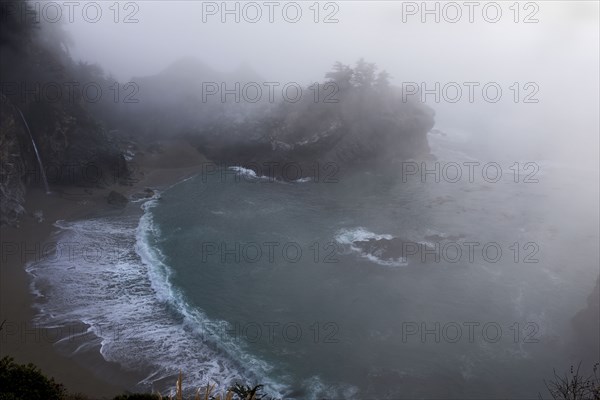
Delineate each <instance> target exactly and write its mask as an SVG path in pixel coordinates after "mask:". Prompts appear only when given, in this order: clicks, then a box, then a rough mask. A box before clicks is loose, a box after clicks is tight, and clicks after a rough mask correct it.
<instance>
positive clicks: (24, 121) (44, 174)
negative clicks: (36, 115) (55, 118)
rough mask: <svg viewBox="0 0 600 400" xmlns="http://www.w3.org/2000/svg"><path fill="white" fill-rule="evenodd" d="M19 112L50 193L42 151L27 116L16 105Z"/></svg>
mask: <svg viewBox="0 0 600 400" xmlns="http://www.w3.org/2000/svg"><path fill="white" fill-rule="evenodd" d="M15 108H16V109H17V111H18V112H19V114H20V115H21V119H22V120H23V123H24V124H25V128H27V132H28V133H29V138H30V139H31V144H32V145H33V150H34V151H35V157H36V158H37V161H38V166H39V167H40V171H41V172H42V180H43V181H44V188H45V189H46V194H50V187H49V186H48V180H47V179H46V171H45V170H44V164H42V158H41V157H40V152H39V151H38V148H37V146H36V144H35V140H34V139H33V135H32V134H31V130H30V129H29V125H27V121H26V120H25V116H24V115H23V113H22V112H21V110H20V109H19V107H17V106H15Z"/></svg>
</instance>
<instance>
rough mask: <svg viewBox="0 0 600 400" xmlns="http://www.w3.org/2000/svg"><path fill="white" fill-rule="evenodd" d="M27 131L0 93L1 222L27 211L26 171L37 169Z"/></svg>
mask: <svg viewBox="0 0 600 400" xmlns="http://www.w3.org/2000/svg"><path fill="white" fill-rule="evenodd" d="M26 135H27V133H26V132H25V131H24V127H23V125H22V123H21V121H20V117H19V115H18V114H17V111H16V110H15V108H14V107H13V106H12V104H10V101H9V100H8V99H7V98H6V97H5V96H4V95H1V94H0V225H3V224H14V223H16V221H17V219H18V217H19V216H20V215H21V214H22V213H23V212H24V211H25V209H24V208H23V203H24V196H25V190H26V187H25V184H26V179H27V173H26V171H35V166H34V163H33V162H32V160H30V158H31V155H29V154H27V150H26V148H27V146H26V143H23V142H24V138H26Z"/></svg>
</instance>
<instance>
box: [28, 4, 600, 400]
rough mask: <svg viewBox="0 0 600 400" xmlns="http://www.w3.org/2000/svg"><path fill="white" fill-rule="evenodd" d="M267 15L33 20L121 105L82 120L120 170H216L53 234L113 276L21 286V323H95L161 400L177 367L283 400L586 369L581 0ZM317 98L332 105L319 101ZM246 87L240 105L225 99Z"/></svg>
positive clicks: (589, 355) (593, 234) (121, 9)
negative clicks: (24, 301)
mask: <svg viewBox="0 0 600 400" xmlns="http://www.w3.org/2000/svg"><path fill="white" fill-rule="evenodd" d="M275 3H277V4H276V5H275V6H274V7H275V8H274V9H270V8H269V6H267V5H265V3H263V2H257V3H252V6H248V3H243V2H200V1H173V2H166V1H137V2H127V3H119V4H117V3H115V4H114V5H113V6H111V5H109V4H108V3H106V4H104V3H101V8H102V12H103V14H102V15H103V17H102V18H99V19H98V21H97V22H95V23H90V22H89V21H88V20H86V18H83V17H82V16H81V15H80V14H79V13H78V12H77V11H76V12H75V14H74V19H73V21H68V20H67V21H65V20H64V19H63V20H62V21H61V23H58V24H52V23H49V22H48V21H44V22H45V23H44V24H42V32H48V35H51V34H52V33H53V32H54V33H56V32H61V33H60V34H57V35H59V36H61V35H65V37H66V38H69V40H68V43H67V41H66V40H65V43H63V45H64V47H65V48H67V49H68V54H69V56H70V57H71V58H72V59H73V60H74V61H75V62H76V63H77V62H81V64H80V66H81V65H86V64H98V66H99V67H101V68H102V69H103V70H104V71H105V73H99V74H98V75H97V76H101V77H102V78H101V83H102V85H105V84H107V82H108V83H110V82H113V81H114V82H116V83H117V84H118V87H119V88H120V90H124V91H123V92H121V93H120V96H122V95H127V94H130V95H131V96H132V98H133V99H135V100H137V101H133V102H122V101H118V102H116V103H118V104H117V106H115V108H112V106H107V105H106V104H105V103H103V101H104V99H103V100H102V101H101V102H99V103H98V104H97V105H90V106H89V107H90V108H93V109H94V110H96V111H95V112H97V113H98V115H102V116H107V121H108V122H106V126H107V131H110V132H113V133H114V132H117V134H122V137H123V138H125V137H126V138H127V140H130V141H131V142H132V143H134V142H135V144H136V145H135V146H133V145H129V148H128V149H129V150H130V152H131V153H130V154H129V153H127V154H128V156H130V158H131V159H133V160H134V162H135V161H136V159H135V157H136V155H139V154H143V155H144V156H146V157H150V158H151V157H154V156H155V155H156V154H161V153H163V152H164V151H163V150H162V148H161V147H159V145H157V144H156V143H159V144H160V146H163V147H164V148H167V147H168V146H169V144H168V143H169V140H182V139H184V140H186V141H187V142H186V143H188V144H189V146H190V147H191V148H193V149H195V150H198V151H199V152H200V153H202V154H203V155H205V156H206V157H207V158H208V159H209V160H211V161H207V162H206V163H205V164H204V165H203V166H202V169H201V171H200V172H199V173H198V174H196V175H194V176H193V177H191V178H188V179H186V180H184V181H181V182H178V183H174V185H172V186H170V187H168V188H163V189H161V190H155V192H153V196H149V197H151V198H149V199H130V200H133V201H130V203H129V204H128V205H127V208H126V209H125V211H124V212H123V214H116V213H114V215H102V214H101V213H98V214H99V215H98V216H96V217H94V218H91V219H86V220H79V221H58V222H57V223H55V228H56V233H55V235H56V240H57V242H59V243H72V242H77V243H90V244H93V243H95V244H98V243H99V244H100V246H103V248H117V249H118V251H117V253H118V254H117V255H116V256H115V257H114V258H110V259H106V260H105V259H103V260H102V262H91V263H88V264H89V265H84V266H83V267H82V265H81V263H80V260H64V259H61V260H59V262H56V260H41V261H39V262H36V263H32V264H30V265H29V266H28V272H29V273H30V274H31V275H32V277H33V285H32V288H34V289H35V290H36V292H37V294H38V296H39V297H40V298H42V299H43V301H41V303H40V304H38V310H39V313H38V316H37V317H36V320H37V321H38V322H40V323H42V324H46V325H50V326H52V325H56V324H61V323H72V322H75V321H79V322H83V323H85V324H88V325H89V326H90V329H91V330H92V331H94V333H95V334H96V335H97V336H98V340H99V342H100V343H101V346H100V347H101V354H102V356H103V357H104V358H105V359H106V360H108V361H114V362H117V363H119V364H121V365H122V366H124V367H125V368H128V369H132V370H137V371H141V372H142V373H143V375H144V376H145V378H144V379H143V380H140V381H139V382H135V383H133V384H132V385H131V387H132V388H133V389H135V390H147V389H148V388H151V389H156V390H161V391H163V393H165V392H167V391H168V390H169V389H170V388H172V387H173V382H174V381H175V379H176V376H177V373H178V372H179V371H180V370H183V371H184V373H185V374H186V384H187V385H189V386H190V388H195V387H200V386H202V385H206V384H212V383H217V384H218V385H219V387H220V388H227V387H229V386H231V385H233V384H235V383H236V382H240V381H241V382H245V383H247V384H249V385H252V386H253V385H256V384H264V385H265V391H266V392H267V393H270V394H272V395H273V396H277V397H286V398H287V397H290V398H357V399H359V398H390V399H396V398H440V399H441V398H472V399H480V398H490V399H491V398H532V397H535V396H537V394H538V393H545V390H546V388H545V386H544V379H548V378H549V377H551V374H552V370H553V368H556V369H557V371H562V370H566V369H567V368H569V367H570V366H571V365H577V364H578V363H579V362H580V361H581V362H582V365H584V366H585V367H586V368H588V369H591V366H592V365H593V364H594V363H595V362H598V357H599V355H598V347H597V340H596V341H595V343H594V341H593V340H592V341H591V342H589V341H584V340H582V339H581V338H582V337H584V336H586V335H587V334H588V333H589V332H594V329H596V331H597V324H598V320H597V319H596V320H594V319H593V318H591V319H589V320H586V322H585V323H583V324H581V323H577V324H575V323H574V317H575V316H576V315H577V314H578V313H579V312H580V311H581V310H584V309H586V307H587V308H590V307H592V306H593V304H592V305H589V304H588V297H589V296H590V294H592V292H593V291H594V288H595V287H596V286H597V279H598V275H599V270H598V268H599V265H600V253H599V248H598V243H599V241H600V232H599V218H600V215H599V207H598V205H599V202H600V197H599V196H600V189H599V179H600V174H599V146H600V142H599V132H600V122H599V116H598V110H599V109H600V101H599V95H598V94H599V90H600V83H599V75H598V71H599V68H600V59H599V53H598V48H599V47H600V37H599V30H598V28H599V18H598V14H599V6H598V3H596V2H587V1H574V2H567V1H555V2H554V1H553V2H527V3H514V4H513V3H509V2H498V3H493V2H481V3H479V2H476V3H477V4H476V5H475V6H474V8H473V9H470V8H469V7H468V6H466V5H465V4H464V3H461V2H459V3H449V2H426V3H423V2H387V1H375V2H366V1H340V2H315V3H305V2H301V3H293V2H281V3H279V2H275ZM38 4H42V5H40V7H41V8H40V9H43V7H44V6H43V4H45V3H44V2H41V3H38ZM291 4H293V5H291ZM111 7H116V9H118V12H117V11H116V10H115V9H113V8H111ZM291 7H293V8H292V9H291V10H290V8H291ZM283 10H287V11H283ZM297 10H301V11H300V13H301V14H297V13H296V11H297ZM498 10H500V11H498ZM63 11H64V10H63ZM288 11H289V13H286V12H288ZM497 12H499V13H500V14H497ZM259 16H260V18H259ZM271 17H272V19H273V21H272V22H271V21H270V20H269V19H270V18H271ZM296 17H298V21H296V22H291V20H292V19H295V18H296ZM42 19H43V18H42ZM46 19H47V18H46ZM255 19H256V21H254V20H255ZM125 21H128V22H130V23H124V22H125ZM61 37H62V36H61ZM363 59H364V60H366V61H364V60H363ZM357 60H361V61H358V62H357ZM336 61H339V62H341V64H338V65H337V66H335V67H334V68H333V72H330V73H329V74H328V75H326V74H327V72H328V71H332V66H333V65H334V63H335V62H336ZM365 63H366V64H365ZM368 63H375V64H376V66H377V68H378V69H375V67H374V66H373V67H369V64H368ZM344 66H347V69H344ZM81 68H82V71H84V70H85V68H83V67H81ZM370 68H371V69H370ZM350 69H351V70H352V71H353V73H354V75H352V73H350V75H352V78H348V80H345V77H346V76H345V75H344V74H346V73H348V71H349V70H350ZM382 70H385V71H387V73H388V74H389V76H387V75H385V76H384V75H377V73H378V72H380V71H382ZM357 71H358V72H361V71H362V72H363V73H364V75H360V73H357ZM369 71H370V73H371V75H369V73H368V72H369ZM350 75H348V76H350ZM82 76H84V75H83V72H82ZM365 76H367V77H365ZM369 76H370V77H371V78H369ZM382 76H383V78H382ZM92 78H93V75H92ZM376 78H377V80H376ZM97 79H100V78H97ZM361 79H363V80H362V81H361ZM369 79H370V80H369ZM366 81H368V84H367V83H365V82H366ZM326 82H329V83H332V82H333V83H334V84H335V85H339V86H335V90H334V92H333V94H334V96H338V95H339V96H340V97H336V99H339V101H336V102H335V103H333V104H327V102H323V101H322V97H319V96H325V97H326V96H327V95H328V94H329V93H328V92H327V90H328V88H327V87H326V86H323V87H321V86H317V87H318V88H319V90H323V92H318V96H317V97H315V99H317V100H318V101H313V95H315V92H314V90H313V89H311V85H313V84H315V83H320V84H323V83H326ZM382 82H383V83H382ZM249 83H251V84H252V85H253V86H252V87H253V88H254V89H255V88H256V87H260V88H261V89H262V90H263V91H262V97H261V98H260V99H259V100H258V101H249V97H248V93H247V92H241V93H240V92H239V90H237V92H236V90H235V89H232V88H237V86H236V84H237V85H239V86H240V87H245V85H247V84H249ZM344 83H346V84H347V85H348V86H347V87H344V86H343V84H344ZM127 84H131V86H129V87H127V86H126V85H127ZM269 85H272V87H276V89H275V90H274V91H273V92H272V93H273V94H274V96H275V97H276V98H277V99H276V101H270V99H269V98H267V97H266V96H267V93H269V92H268V88H270V87H271V86H269ZM286 85H289V86H293V87H302V88H303V92H302V99H301V100H300V101H298V102H295V101H289V98H288V97H286V96H289V95H290V92H285V91H284V92H282V89H281V88H282V87H286ZM365 87H367V89H364V88H365ZM313 88H314V87H313ZM130 89H131V90H132V92H130V91H129V90H130ZM226 89H227V90H229V94H223V91H226ZM338 90H339V94H338ZM105 93H110V96H112V95H113V94H114V93H113V92H105ZM238 97H239V98H238ZM119 103H120V104H119ZM373 115H377V118H375V117H373ZM349 121H350V122H349ZM432 121H434V123H433V122H432ZM430 122H432V123H433V125H431V124H430ZM340 126H341V127H342V128H340ZM340 132H341V133H340ZM382 132H383V133H382ZM390 132H391V134H390ZM398 132H400V133H398ZM394 133H398V135H397V136H394ZM421 133H422V134H421ZM265 138H266V139H265ZM119 140H120V139H119ZM123 140H125V139H123ZM323 143H325V144H323ZM311 146H312V147H311ZM321 146H322V147H321ZM36 152H37V149H36ZM42 155H43V152H42ZM149 155H150V156H149ZM157 157H158V156H157ZM176 158H177V157H174V158H173V159H171V161H166V162H165V165H161V166H160V167H161V168H167V169H168V168H171V167H173V168H174V165H169V162H173V163H174V164H177V160H175V159H176ZM182 158H183V156H182ZM128 161H130V160H129V159H128ZM269 162H271V163H273V165H275V166H274V167H273V168H275V170H270V169H269V168H267V167H265V165H268V163H269ZM282 166H283V167H282ZM257 167H258V168H257ZM281 168H283V169H281ZM286 168H287V169H286ZM153 189H155V188H153ZM596 306H597V305H596ZM103 325H110V326H112V325H119V326H122V327H123V329H122V331H121V335H120V336H119V337H118V338H116V337H115V336H114V335H111V334H106V332H104V333H103V332H102V331H101V330H99V329H95V327H98V326H103ZM582 332H584V333H582ZM594 346H596V347H594ZM62 351H63V352H65V353H67V354H72V353H76V352H72V349H68V348H66V347H65V348H62ZM190 393H191V392H190Z"/></svg>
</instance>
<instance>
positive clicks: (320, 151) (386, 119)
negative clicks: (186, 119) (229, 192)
mask: <svg viewBox="0 0 600 400" xmlns="http://www.w3.org/2000/svg"><path fill="white" fill-rule="evenodd" d="M364 95H365V97H367V98H358V97H360V96H361V93H359V92H358V91H356V92H354V93H350V94H346V95H345V96H344V97H343V98H341V99H340V100H339V102H338V103H335V104H318V103H314V104H311V103H310V102H307V103H306V104H294V105H283V106H282V107H281V108H280V109H277V110H275V111H273V112H271V113H270V114H268V115H267V116H264V117H262V118H258V119H254V120H253V119H249V120H245V121H243V122H240V123H236V122H230V123H225V124H220V125H217V126H214V125H213V126H211V127H208V128H205V129H204V130H203V131H201V132H200V133H196V134H192V135H190V140H191V141H192V142H193V143H195V144H196V145H197V147H198V149H199V150H200V152H202V153H203V154H205V155H206V156H207V157H208V158H209V159H211V160H215V161H217V162H220V163H224V164H232V165H233V164H235V165H241V166H251V165H256V164H258V165H261V164H265V163H278V164H280V165H282V164H286V163H297V164H298V165H299V167H300V169H302V170H305V171H307V172H308V171H310V170H311V168H309V167H308V166H309V165H315V163H320V164H326V163H334V164H335V165H336V168H338V169H339V170H340V171H344V172H351V171H353V170H356V169H364V168H377V169H382V168H393V167H394V164H395V163H396V162H398V161H402V160H407V159H410V158H421V157H428V156H429V155H430V150H429V145H428V142H427V133H428V132H429V131H430V130H431V129H432V128H433V126H434V123H435V121H434V114H435V113H434V111H433V110H432V109H431V108H429V107H427V106H426V105H424V104H421V103H416V102H406V101H402V95H401V93H400V92H393V91H392V90H390V93H389V94H387V95H385V96H381V94H380V93H377V92H374V91H371V92H367V93H366V94H364ZM303 165H306V166H307V168H306V169H304V168H302V166H303Z"/></svg>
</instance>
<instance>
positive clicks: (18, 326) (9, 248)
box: [0, 142, 207, 399]
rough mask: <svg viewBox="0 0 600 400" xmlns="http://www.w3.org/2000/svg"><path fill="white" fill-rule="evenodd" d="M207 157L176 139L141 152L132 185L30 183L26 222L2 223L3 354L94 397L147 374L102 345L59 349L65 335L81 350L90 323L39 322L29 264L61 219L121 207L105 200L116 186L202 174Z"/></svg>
mask: <svg viewBox="0 0 600 400" xmlns="http://www.w3.org/2000/svg"><path fill="white" fill-rule="evenodd" d="M205 162H207V160H206V159H205V158H204V157H203V156H202V155H201V154H199V153H198V152H196V150H195V149H193V148H191V147H190V146H189V145H187V144H186V143H184V142H175V143H169V144H168V145H165V146H164V151H162V152H159V153H155V154H144V155H140V156H137V157H136V159H134V160H133V164H134V168H133V170H134V176H133V179H132V184H131V185H127V186H124V185H114V186H112V187H107V188H92V189H85V188H80V187H51V190H52V193H51V194H49V195H48V194H46V193H45V192H44V191H43V190H42V189H40V188H29V189H28V191H27V196H26V202H25V210H26V214H24V215H23V216H22V217H21V218H20V221H19V226H17V227H13V226H2V227H0V241H1V251H0V260H1V262H0V322H1V321H5V322H4V325H3V328H2V331H0V357H4V356H7V355H8V356H10V357H13V358H14V359H15V361H17V362H18V363H29V362H32V363H34V364H36V365H37V366H39V367H40V368H41V370H42V371H43V372H44V373H45V374H46V375H48V376H52V377H54V378H55V379H56V381H58V382H60V383H63V384H64V385H65V387H66V388H67V389H68V390H69V391H71V392H74V393H83V394H86V395H88V396H90V397H91V398H98V399H100V398H112V397H114V396H115V395H117V394H121V393H123V392H124V391H125V390H126V389H128V388H131V387H132V385H133V384H135V383H136V382H138V381H139V380H140V379H141V378H143V376H142V375H141V374H140V373H139V372H137V373H132V372H126V371H123V370H122V369H121V368H120V367H119V365H117V364H115V363H111V362H107V361H105V360H104V359H103V357H102V356H101V355H100V353H99V351H98V350H99V346H100V344H99V343H98V344H97V345H95V346H93V347H90V346H86V347H85V348H81V349H79V350H78V351H77V353H76V355H75V356H69V357H67V356H66V355H64V354H61V353H60V352H59V351H57V348H56V345H55V344H56V342H58V341H59V340H61V339H62V340H63V342H62V343H64V341H65V340H66V341H70V342H69V348H73V349H77V344H78V341H79V343H81V344H83V343H84V342H83V340H81V337H80V335H82V334H85V333H86V328H87V327H86V326H83V324H81V325H80V326H70V327H62V328H57V329H45V328H38V327H37V326H35V324H34V322H33V318H34V316H35V313H36V312H37V310H36V309H35V308H34V307H33V305H34V303H33V300H34V297H33V294H32V293H31V290H30V287H29V285H30V279H29V275H28V274H27V272H26V271H25V266H26V265H27V264H28V263H30V262H34V261H36V260H39V259H40V258H42V257H44V256H45V255H47V254H48V248H49V245H51V240H52V233H53V232H55V231H56V230H57V228H56V227H54V226H53V224H54V222H56V221H57V220H60V219H62V220H67V221H68V220H78V219H85V218H87V217H90V216H98V215H101V214H102V213H111V212H114V211H115V208H114V207H113V206H111V205H109V204H108V203H107V200H106V198H107V196H108V193H110V191H111V190H116V191H118V192H120V193H122V194H124V195H125V196H128V197H129V196H131V195H133V194H135V193H139V192H142V191H143V190H144V189H145V188H151V189H158V190H160V189H163V188H165V187H168V186H170V185H172V184H174V183H176V182H178V181H180V180H182V179H185V178H187V177H190V176H193V175H196V174H198V173H200V171H201V168H202V164H203V163H205ZM51 186H52V185H51ZM129 206H135V205H131V204H130V205H129ZM88 335H89V334H88ZM89 337H90V336H87V338H88V339H89ZM86 342H89V341H86Z"/></svg>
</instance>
